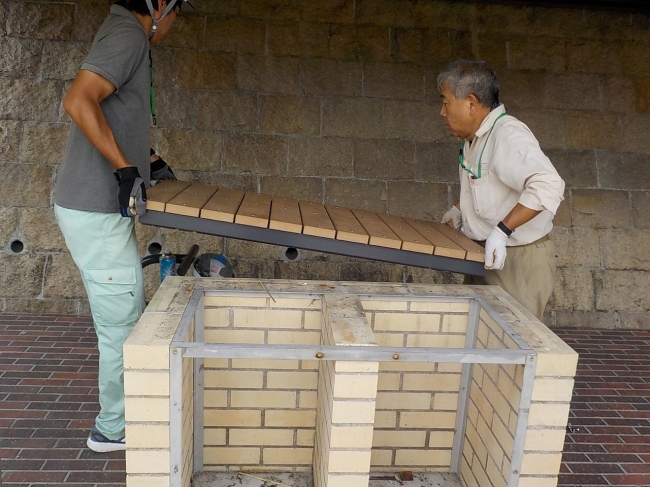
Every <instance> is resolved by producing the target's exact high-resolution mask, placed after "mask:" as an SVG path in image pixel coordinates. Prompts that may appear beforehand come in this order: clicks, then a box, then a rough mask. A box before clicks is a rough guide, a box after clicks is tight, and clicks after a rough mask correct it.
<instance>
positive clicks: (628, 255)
mask: <svg viewBox="0 0 650 487" xmlns="http://www.w3.org/2000/svg"><path fill="white" fill-rule="evenodd" d="M600 237H601V246H602V249H603V261H604V265H605V268H606V269H610V270H649V269H650V260H649V258H648V256H647V255H645V253H644V252H640V249H645V248H648V245H650V232H647V231H634V230H622V231H621V230H603V231H602V232H601V235H600Z"/></svg>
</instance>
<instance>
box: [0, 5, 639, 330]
mask: <svg viewBox="0 0 650 487" xmlns="http://www.w3.org/2000/svg"><path fill="white" fill-rule="evenodd" d="M196 8H197V9H198V11H197V12H195V13H193V12H185V11H184V12H183V15H182V16H181V18H179V19H178V20H177V22H176V25H175V28H174V30H173V31H172V33H171V35H170V36H169V38H168V39H167V40H166V41H165V43H164V44H163V45H161V46H158V47H157V48H156V49H155V50H154V66H155V67H156V75H155V86H156V100H157V108H158V122H159V123H158V126H157V127H156V128H154V129H153V130H152V143H153V145H154V147H156V149H158V151H159V152H160V153H161V154H162V155H163V157H164V158H165V159H166V160H168V161H169V162H170V163H171V165H172V166H173V168H174V170H175V171H176V174H177V175H178V176H179V177H180V178H182V179H187V180H193V181H199V182H203V183H206V184H211V185H216V186H225V187H230V188H234V189H243V190H247V191H261V192H265V193H271V194H274V195H279V196H284V197H290V198H301V199H305V200H313V201H317V202H324V203H331V204H339V205H341V206H344V207H348V208H352V207H354V208H361V209H367V210H371V211H379V212H382V213H393V214H400V215H404V216H408V217H418V218H429V219H433V220H438V219H439V218H440V217H441V216H442V214H443V213H444V211H445V210H446V209H448V207H449V206H450V205H451V204H452V203H453V202H454V201H455V200H456V199H457V192H458V185H457V166H456V160H457V158H456V153H457V150H458V149H457V142H456V141H455V140H454V139H452V138H451V137H450V136H448V135H447V134H446V132H445V130H444V127H443V124H442V122H441V119H440V117H439V116H438V111H439V102H438V93H437V89H436V76H437V74H438V72H439V71H440V69H441V68H442V67H443V66H444V65H445V64H446V63H448V62H449V61H451V60H453V59H456V58H459V57H470V58H473V57H480V58H483V59H486V60H488V61H489V62H490V63H491V64H492V65H493V66H494V68H495V69H496V71H497V74H498V75H499V79H500V83H501V94H502V99H503V102H504V103H505V105H506V107H507V109H508V111H509V112H510V113H512V114H513V115H515V116H517V117H519V118H520V119H522V120H523V121H524V122H525V123H527V124H528V125H529V126H530V127H531V129H532V130H533V132H534V133H535V134H536V136H537V137H538V138H539V140H540V143H541V145H542V148H543V149H544V150H545V151H546V152H547V154H548V155H549V157H550V158H551V160H552V161H553V162H554V163H555V165H556V167H557V168H558V170H559V172H560V174H561V175H562V176H563V178H564V179H565V180H566V182H567V189H566V192H565V201H564V202H563V203H562V205H561V206H560V210H559V213H558V215H557V218H556V229H555V231H554V232H553V233H552V239H553V241H554V242H555V244H556V248H557V254H558V265H559V272H558V274H557V282H556V288H555V294H554V296H553V297H552V299H551V302H550V304H549V307H548V309H547V313H546V317H545V322H546V323H547V324H549V325H552V326H554V325H558V326H575V325H580V326H598V327H609V328H613V327H647V311H648V308H649V306H648V302H647V298H646V296H647V295H648V291H649V290H650V277H649V275H648V271H649V270H650V258H649V257H648V253H647V252H646V251H644V249H645V248H647V245H648V240H649V239H650V237H649V235H650V217H648V215H650V212H649V211H648V210H649V209H650V193H649V191H650V177H648V175H647V174H648V172H647V171H645V170H643V169H639V168H643V167H645V166H647V164H648V161H649V160H650V159H649V157H650V142H649V139H648V137H647V133H648V130H649V128H650V116H649V115H648V112H649V110H650V102H649V101H648V100H649V99H650V83H649V82H648V79H649V77H650V34H648V25H650V16H649V15H648V14H647V13H644V12H635V13H630V12H624V11H598V10H595V9H585V10H583V9H580V8H543V7H526V6H516V5H505V6H504V5H498V4H483V3H481V4H472V3H468V2H447V1H440V0H427V1H423V0H418V1H407V0H358V1H356V2H353V1H351V0H327V1H319V2H313V1H298V0H296V1H287V2H285V1H276V0H269V1H259V0H225V1H222V0H219V1H217V0H200V1H199V0H197V2H196ZM107 10H108V5H107V4H106V3H105V2H104V1H103V0H102V1H99V0H97V1H92V0H91V1H75V0H73V1H71V2H65V3H62V2H57V1H42V2H41V1H35V2H32V1H29V2H27V1H24V0H1V1H0V41H1V42H2V46H3V48H2V50H1V51H0V221H2V224H1V225H0V246H1V247H2V252H1V253H0V262H1V263H2V266H3V268H4V269H5V270H6V271H5V272H3V273H1V274H0V309H1V310H3V311H10V312H24V311H30V312H35V311H38V312H55V313H70V314H77V313H82V314H83V313H87V312H88V305H87V302H86V301H85V299H84V297H85V294H84V291H83V287H82V285H81V281H80V279H79V277H78V273H77V271H76V269H75V268H74V266H73V264H72V261H71V259H70V256H69V254H68V253H67V251H66V248H65V245H64V242H63V239H62V237H61V235H60V233H59V231H58V228H57V227H56V224H55V222H54V217H53V212H52V201H51V194H52V182H53V180H54V178H55V177H56V172H57V167H58V164H59V162H60V160H61V158H62V156H63V152H64V149H65V141H66V135H67V129H68V124H69V119H68V117H67V116H66V115H65V113H64V112H63V110H62V107H61V100H62V98H63V96H64V94H65V92H66V90H67V87H68V86H69V84H70V81H71V80H72V78H73V77H74V76H75V74H76V72H77V69H78V67H79V66H80V64H81V61H82V59H83V57H84V56H85V53H86V52H87V50H88V48H89V46H90V42H91V41H92V37H93V35H94V33H95V32H96V29H97V28H98V26H99V24H100V23H101V22H102V20H103V18H104V16H105V14H106V12H107ZM138 231H139V240H140V243H141V250H142V253H143V254H145V253H146V251H147V244H148V243H149V242H151V241H154V240H155V241H162V242H164V243H166V245H167V246H168V247H169V248H170V249H171V250H172V251H175V252H184V251H185V250H186V249H187V248H189V246H190V244H191V243H194V242H197V243H199V245H200V246H201V248H202V250H204V251H212V252H222V253H225V255H226V256H227V257H228V258H229V259H230V260H231V261H232V262H233V263H234V264H235V267H236V270H237V273H238V275H239V276H243V277H260V278H299V279H328V280H350V281H391V282H410V281H414V282H428V283H442V282H445V283H459V282H460V279H461V278H460V276H456V275H450V274H445V273H438V272H433V271H429V270H425V269H419V268H405V267H403V266H395V265H390V264H383V263H377V262H369V261H363V260H353V259H347V258H342V257H338V256H331V255H325V254H317V253H312V252H301V253H300V254H299V256H298V258H297V259H296V260H294V261H290V260H288V259H287V258H286V256H285V253H284V252H285V249H283V248H279V247H273V246H267V245H261V244H253V243H247V242H242V241H235V240H224V239H221V238H215V237H206V236H198V235H190V234H186V233H183V232H179V231H172V230H156V229H154V228H139V229H138ZM16 242H20V243H21V244H22V248H21V246H20V245H17V244H16ZM12 243H13V244H14V245H12ZM147 278H148V281H149V291H148V292H149V295H153V292H154V290H155V287H156V284H157V283H156V280H157V279H156V278H157V276H156V275H155V271H153V270H152V271H151V272H148V277H147Z"/></svg>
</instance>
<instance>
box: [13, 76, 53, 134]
mask: <svg viewBox="0 0 650 487" xmlns="http://www.w3.org/2000/svg"><path fill="white" fill-rule="evenodd" d="M62 89H63V84H62V83H61V82H60V81H41V82H36V81H31V80H26V79H10V78H3V79H0V92H1V93H2V94H3V103H2V105H0V117H1V118H3V119H9V120H31V121H43V122H56V121H57V120H58V118H59V105H60V102H61V95H62V93H61V92H62ZM5 123H6V122H5Z"/></svg>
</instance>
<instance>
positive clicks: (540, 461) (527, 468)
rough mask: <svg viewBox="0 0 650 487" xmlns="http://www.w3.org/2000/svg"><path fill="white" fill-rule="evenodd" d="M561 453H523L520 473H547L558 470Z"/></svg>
mask: <svg viewBox="0 0 650 487" xmlns="http://www.w3.org/2000/svg"><path fill="white" fill-rule="evenodd" d="M561 463H562V453H548V454H546V453H524V458H523V460H522V462H521V474H522V475H548V474H554V473H556V472H559V471H560V464H561Z"/></svg>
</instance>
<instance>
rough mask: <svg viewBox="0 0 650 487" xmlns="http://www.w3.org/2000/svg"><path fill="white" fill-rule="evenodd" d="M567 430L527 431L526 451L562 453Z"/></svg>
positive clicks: (529, 429)
mask: <svg viewBox="0 0 650 487" xmlns="http://www.w3.org/2000/svg"><path fill="white" fill-rule="evenodd" d="M565 436H566V430H564V429H546V428H545V429H531V428H528V430H526V441H525V443H524V451H538V452H539V451H549V452H558V451H562V448H563V447H564V439H565Z"/></svg>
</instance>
